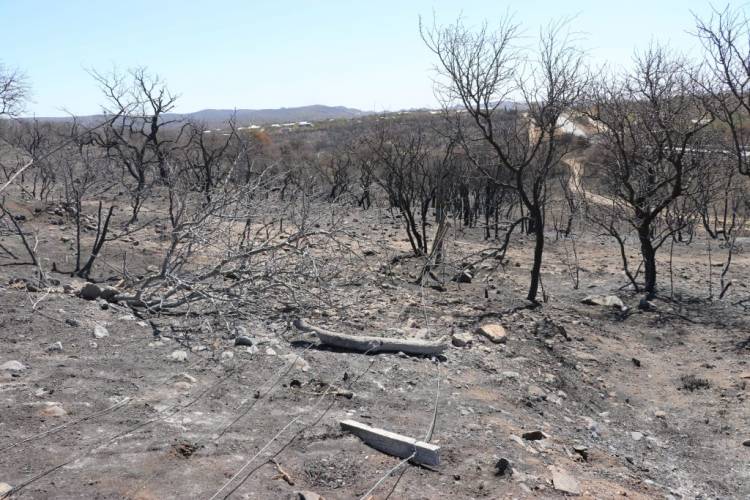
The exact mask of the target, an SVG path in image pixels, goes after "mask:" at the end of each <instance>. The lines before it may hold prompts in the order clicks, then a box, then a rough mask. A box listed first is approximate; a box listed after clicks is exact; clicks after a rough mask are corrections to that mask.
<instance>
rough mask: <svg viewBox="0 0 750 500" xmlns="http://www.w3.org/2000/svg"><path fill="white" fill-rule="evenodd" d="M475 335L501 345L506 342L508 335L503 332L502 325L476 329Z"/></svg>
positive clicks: (484, 326)
mask: <svg viewBox="0 0 750 500" xmlns="http://www.w3.org/2000/svg"><path fill="white" fill-rule="evenodd" d="M477 333H478V334H480V335H483V336H485V337H487V338H488V339H489V340H490V341H491V342H493V343H495V344H502V343H504V342H506V341H507V340H508V334H507V333H506V332H505V328H503V326H502V325H497V324H491V325H483V326H480V327H479V328H478V329H477Z"/></svg>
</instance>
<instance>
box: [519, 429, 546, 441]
mask: <svg viewBox="0 0 750 500" xmlns="http://www.w3.org/2000/svg"><path fill="white" fill-rule="evenodd" d="M521 437H522V438H524V439H525V440H527V441H539V440H541V439H544V438H545V437H546V436H545V435H544V433H543V432H542V431H530V432H524V433H523V434H521Z"/></svg>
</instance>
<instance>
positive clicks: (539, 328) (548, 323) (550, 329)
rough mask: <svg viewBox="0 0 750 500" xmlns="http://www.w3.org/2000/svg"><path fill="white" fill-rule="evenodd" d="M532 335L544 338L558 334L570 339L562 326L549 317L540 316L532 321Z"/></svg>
mask: <svg viewBox="0 0 750 500" xmlns="http://www.w3.org/2000/svg"><path fill="white" fill-rule="evenodd" d="M534 335H538V336H542V337H546V338H552V337H554V336H555V335H560V336H561V337H562V338H564V339H565V340H572V339H571V338H570V335H568V331H567V330H566V329H565V327H564V326H562V325H561V324H559V323H556V322H554V321H552V320H551V319H549V318H542V319H541V320H539V321H537V322H536V323H534Z"/></svg>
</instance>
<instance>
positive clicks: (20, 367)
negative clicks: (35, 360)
mask: <svg viewBox="0 0 750 500" xmlns="http://www.w3.org/2000/svg"><path fill="white" fill-rule="evenodd" d="M25 369H26V365H24V364H23V363H21V362H20V361H16V360H12V361H6V362H5V363H3V364H2V365H0V370H5V371H9V372H22V371H24V370H25Z"/></svg>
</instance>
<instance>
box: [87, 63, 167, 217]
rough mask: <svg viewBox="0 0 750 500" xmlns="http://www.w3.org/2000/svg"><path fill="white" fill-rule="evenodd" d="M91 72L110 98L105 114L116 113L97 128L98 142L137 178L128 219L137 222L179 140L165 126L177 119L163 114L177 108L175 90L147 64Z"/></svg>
mask: <svg viewBox="0 0 750 500" xmlns="http://www.w3.org/2000/svg"><path fill="white" fill-rule="evenodd" d="M92 75H93V77H94V78H95V79H96V81H97V82H98V83H99V86H100V88H101V90H102V92H103V94H104V97H105V99H106V101H107V102H106V104H105V105H104V113H105V115H106V116H112V117H113V118H112V120H111V121H110V123H109V126H108V127H106V128H103V129H102V130H101V131H100V132H98V133H97V143H98V144H99V145H100V146H102V147H104V148H105V149H106V150H107V152H108V153H109V155H110V157H112V158H113V159H116V160H117V161H119V162H120V164H121V165H122V167H123V169H124V171H125V173H126V175H129V176H130V177H131V178H132V180H134V181H135V185H131V184H127V186H128V188H129V189H130V191H131V207H132V215H131V218H130V223H133V222H135V221H136V220H138V214H139V212H140V209H141V207H142V205H143V203H144V201H145V200H146V198H147V195H148V188H149V187H150V184H151V182H152V181H153V180H155V179H154V178H153V176H154V173H155V172H158V174H159V177H161V178H162V179H163V178H164V177H165V176H166V171H165V165H164V162H165V158H166V157H167V156H168V154H169V148H170V147H171V146H172V145H173V144H174V143H175V142H176V140H175V139H174V138H172V137H170V136H168V135H167V134H164V133H162V130H163V129H166V128H167V127H168V126H169V125H171V124H173V123H175V122H176V120H173V119H167V118H166V116H165V115H166V114H167V113H169V112H170V111H171V110H172V109H173V108H174V106H175V102H176V101H177V96H176V95H173V94H171V93H170V92H169V90H168V89H167V87H166V85H165V84H164V83H163V82H162V81H161V80H160V79H159V77H157V76H152V75H150V74H149V73H148V71H147V70H146V69H145V68H137V69H133V70H130V71H129V72H128V73H127V74H121V73H118V72H116V71H113V72H112V73H110V74H106V75H105V74H101V73H97V72H95V71H92Z"/></svg>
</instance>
